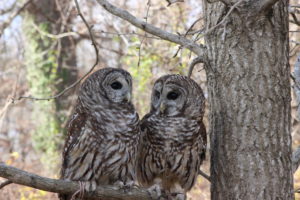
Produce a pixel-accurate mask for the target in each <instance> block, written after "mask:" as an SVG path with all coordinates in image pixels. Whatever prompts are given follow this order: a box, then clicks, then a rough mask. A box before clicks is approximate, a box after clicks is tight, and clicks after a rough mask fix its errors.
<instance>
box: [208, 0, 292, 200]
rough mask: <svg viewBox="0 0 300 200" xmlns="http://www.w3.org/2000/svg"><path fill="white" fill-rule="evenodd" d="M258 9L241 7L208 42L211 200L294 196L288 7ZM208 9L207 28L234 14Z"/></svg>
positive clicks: (217, 5)
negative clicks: (227, 15)
mask: <svg viewBox="0 0 300 200" xmlns="http://www.w3.org/2000/svg"><path fill="white" fill-rule="evenodd" d="M247 2H248V1H247ZM256 4H259V1H251V3H249V2H248V3H246V1H245V3H242V4H240V5H239V6H238V9H235V10H234V11H233V12H232V14H231V15H230V16H229V17H228V18H227V20H226V22H225V23H224V26H223V27H222V28H217V29H215V30H214V31H213V32H211V33H210V34H208V35H207V36H206V37H205V40H206V45H207V49H208V58H209V65H208V66H206V67H207V79H208V91H209V103H210V127H211V130H210V137H211V178H212V185H211V192H212V193H211V195H212V200H224V199H226V200H237V199H242V200H254V199H259V200H262V199H264V200H268V199H270V200H271V199H272V200H275V199H284V200H288V199H293V198H294V195H293V174H292V165H291V153H292V150H291V134H290V116H291V108H290V100H291V96H290V82H289V77H290V67H289V63H288V59H289V55H288V52H289V49H288V1H278V2H277V3H276V4H275V5H274V6H273V7H272V8H270V9H268V10H267V11H265V10H264V11H262V12H261V13H260V14H257V13H256V10H255V8H256ZM204 5H205V8H204V9H205V16H206V26H207V27H206V28H207V29H208V28H209V27H213V26H214V25H216V24H217V23H218V22H220V20H222V19H223V17H224V15H225V14H226V13H227V12H228V10H229V7H226V6H225V5H224V4H223V3H213V4H208V3H207V2H206V1H204Z"/></svg>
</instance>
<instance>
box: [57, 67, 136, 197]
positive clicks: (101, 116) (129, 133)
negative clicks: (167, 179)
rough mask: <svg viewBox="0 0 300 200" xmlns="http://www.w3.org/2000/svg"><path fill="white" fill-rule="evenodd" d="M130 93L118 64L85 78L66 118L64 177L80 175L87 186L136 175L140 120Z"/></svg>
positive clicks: (123, 181) (128, 181) (121, 182)
mask: <svg viewBox="0 0 300 200" xmlns="http://www.w3.org/2000/svg"><path fill="white" fill-rule="evenodd" d="M131 94H132V78H131V76H130V74H129V73H128V72H126V71H125V70H122V69H115V68H104V69H100V70H98V71H96V72H95V73H93V74H92V75H90V76H89V77H88V78H87V79H86V80H85V81H84V83H83V84H82V86H81V88H80V91H79V95H78V99H77V103H76V106H75V109H74V112H73V114H72V116H71V119H70V120H69V123H68V137H67V140H66V142H65V147H64V151H63V161H62V169H61V178H62V179H66V180H72V181H80V183H82V184H83V185H84V188H85V190H89V191H93V190H95V189H96V187H97V185H116V186H118V187H119V186H131V185H132V184H133V183H134V182H135V181H136V168H135V167H136V161H137V148H138V142H139V136H140V125H139V116H138V114H137V112H136V111H135V109H134V106H133V104H132V103H131ZM71 196H72V195H60V199H63V200H67V199H71Z"/></svg>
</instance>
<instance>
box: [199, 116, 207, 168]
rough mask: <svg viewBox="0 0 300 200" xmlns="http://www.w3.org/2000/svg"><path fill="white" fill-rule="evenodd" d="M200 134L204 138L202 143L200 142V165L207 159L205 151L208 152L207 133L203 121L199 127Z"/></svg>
mask: <svg viewBox="0 0 300 200" xmlns="http://www.w3.org/2000/svg"><path fill="white" fill-rule="evenodd" d="M199 136H200V138H201V140H202V144H200V145H201V146H200V153H199V156H200V165H201V164H202V162H203V161H204V160H205V153H206V147H207V135H206V129H205V125H204V123H203V122H200V129H199Z"/></svg>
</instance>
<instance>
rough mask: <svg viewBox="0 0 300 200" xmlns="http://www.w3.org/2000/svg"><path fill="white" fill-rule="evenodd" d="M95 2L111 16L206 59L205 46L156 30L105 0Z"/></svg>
mask: <svg viewBox="0 0 300 200" xmlns="http://www.w3.org/2000/svg"><path fill="white" fill-rule="evenodd" d="M97 2H98V3H99V4H100V5H101V6H102V7H103V8H104V9H105V10H107V11H108V12H110V13H111V14H113V15H116V16H118V17H120V18H122V19H124V20H126V21H128V22H129V23H131V24H132V25H134V26H136V27H138V28H140V29H142V30H144V31H146V32H148V33H150V34H152V35H155V36H157V37H160V38H162V39H164V40H168V41H170V42H174V43H176V44H179V45H181V46H183V47H186V48H188V49H189V50H191V51H192V52H194V53H195V54H197V56H198V57H202V58H203V60H205V59H206V49H205V46H203V45H198V44H196V43H195V42H193V41H191V40H189V39H187V38H185V37H183V36H179V35H175V34H173V33H169V32H166V31H163V30H161V29H160V28H157V27H155V26H153V25H151V24H148V23H146V22H145V21H143V20H141V19H138V18H136V17H135V16H133V15H132V14H131V13H129V12H127V11H126V10H123V9H121V8H118V7H116V6H114V5H112V4H110V3H109V2H108V1H106V0H97Z"/></svg>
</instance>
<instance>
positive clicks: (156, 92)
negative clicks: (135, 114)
mask: <svg viewBox="0 0 300 200" xmlns="http://www.w3.org/2000/svg"><path fill="white" fill-rule="evenodd" d="M154 96H155V97H156V98H157V99H159V97H160V93H159V92H158V91H155V92H154Z"/></svg>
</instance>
